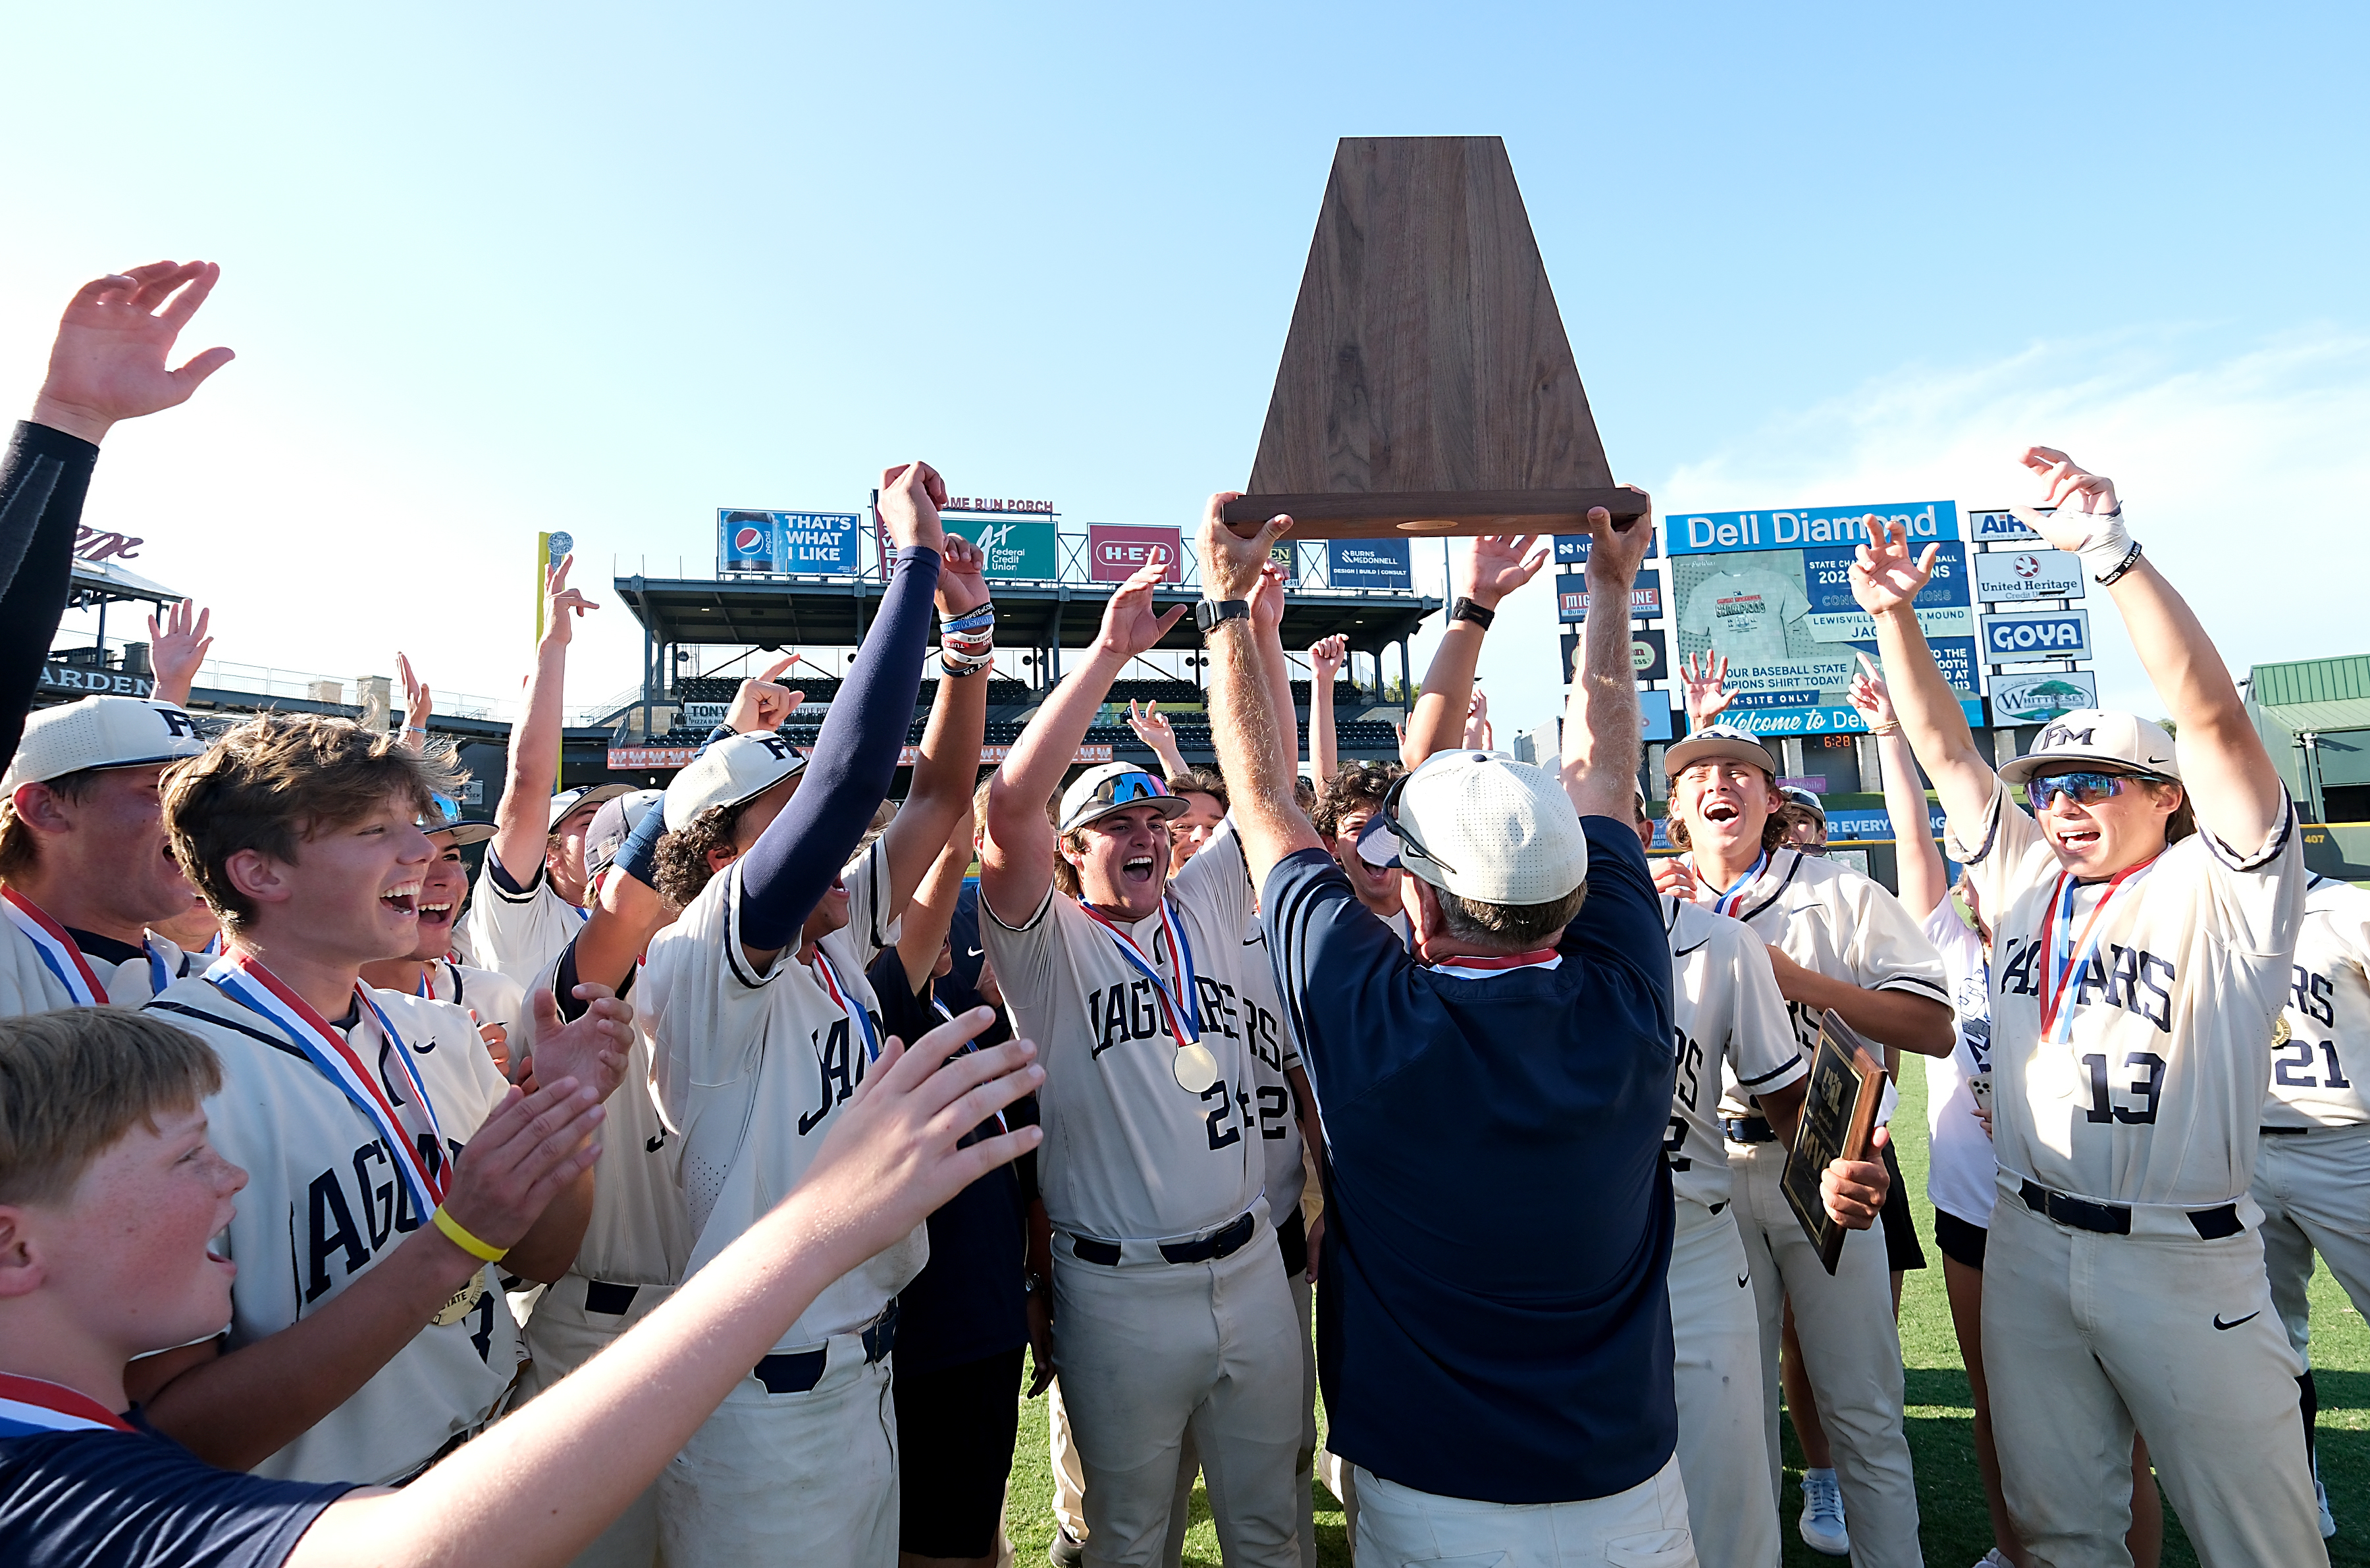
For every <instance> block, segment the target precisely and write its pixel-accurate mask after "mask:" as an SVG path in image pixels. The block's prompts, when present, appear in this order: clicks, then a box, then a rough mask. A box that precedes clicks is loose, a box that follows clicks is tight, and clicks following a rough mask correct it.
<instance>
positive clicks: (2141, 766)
mask: <svg viewBox="0 0 2370 1568" xmlns="http://www.w3.org/2000/svg"><path fill="white" fill-rule="evenodd" d="M2085 766H2095V767H2104V768H2107V769H2108V770H2109V771H2111V772H2117V773H2148V774H2154V775H2155V776H2156V777H2157V778H2180V752H2179V751H2178V750H2177V749H2176V748H2175V747H2174V745H2173V744H2172V737H2171V736H2170V735H2169V734H2167V733H2166V732H2165V729H2164V726H2163V725H2161V724H2154V723H2150V722H2149V721H2147V720H2146V719H2143V718H2141V717H2140V716H2139V715H2138V714H2136V713H2111V712H2108V711H2106V710H2105V709H2098V708H2081V709H2075V710H2074V711H2073V712H2071V713H2061V714H2059V715H2058V716H2057V717H2056V718H2054V719H2052V720H2051V721H2049V724H2048V727H2047V728H2045V729H2043V730H2042V732H2041V734H2040V736H2039V738H2037V739H2036V740H2034V742H2033V743H2032V750H2031V752H2029V753H2027V754H2026V755H2023V756H2020V757H2018V758H2017V759H2016V760H2015V761H2013V762H2010V763H2007V764H2004V765H2003V766H2002V767H2001V768H2000V770H1999V776H2000V778H2001V779H2002V780H2003V781H2005V782H2007V783H2009V784H2021V783H2023V782H2024V781H2025V780H2026V779H2028V778H2031V777H2032V776H2033V775H2034V774H2036V773H2072V772H2077V771H2079V770H2080V769H2081V768H2083V767H2085Z"/></svg>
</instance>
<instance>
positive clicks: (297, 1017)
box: [206, 953, 453, 1219]
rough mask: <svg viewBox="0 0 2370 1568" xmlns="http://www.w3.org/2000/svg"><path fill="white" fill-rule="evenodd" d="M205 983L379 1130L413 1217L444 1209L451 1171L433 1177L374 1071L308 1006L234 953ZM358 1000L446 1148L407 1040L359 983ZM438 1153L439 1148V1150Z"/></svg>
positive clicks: (433, 1132)
mask: <svg viewBox="0 0 2370 1568" xmlns="http://www.w3.org/2000/svg"><path fill="white" fill-rule="evenodd" d="M206 980H207V982H208V983H209V984H210V985H212V986H213V987H214V988H215V989H216V990H218V991H220V992H222V993H223V995H224V996H226V997H230V998H231V999H232V1000H233V1001H235V1002H236V1003H238V1004H239V1005H240V1006H241V1007H244V1008H246V1009H248V1010H249V1011H250V1012H255V1013H259V1014H260V1015H261V1016H263V1017H265V1018H267V1019H270V1020H271V1021H272V1022H273V1023H274V1024H276V1025H278V1026H279V1028H280V1032H282V1034H284V1035H286V1036H287V1037H288V1040H289V1043H291V1044H293V1045H294V1046H295V1047H296V1048H297V1049H298V1050H299V1051H302V1052H303V1053H304V1054H305V1059H306V1060H307V1061H310V1062H311V1063H312V1064H313V1066H316V1067H317V1068H319V1069H320V1072H321V1076H322V1077H324V1078H328V1080H329V1081H330V1082H331V1083H334V1084H336V1085H337V1086H338V1087H339V1089H341V1090H345V1094H346V1098H347V1099H349V1100H351V1101H353V1102H354V1104H355V1105H356V1106H357V1107H358V1108H359V1109H360V1110H361V1111H362V1114H363V1115H365V1116H367V1117H369V1118H370V1120H371V1122H372V1124H374V1125H375V1126H376V1127H377V1128H378V1132H379V1136H380V1138H381V1139H382V1140H384V1141H385V1144H386V1147H388V1148H389V1149H390V1150H392V1151H393V1152H394V1156H395V1165H396V1169H397V1170H398V1171H400V1172H401V1173H402V1175H403V1183H404V1185H405V1186H406V1187H407V1188H408V1189H409V1191H410V1193H411V1203H412V1212H413V1213H414V1214H415V1215H417V1216H420V1218H422V1219H425V1218H426V1217H427V1216H429V1215H431V1214H433V1213H434V1212H435V1211H436V1205H439V1204H441V1203H443V1201H444V1193H445V1191H446V1189H447V1188H449V1187H450V1186H451V1184H452V1170H453V1168H452V1166H451V1165H449V1164H443V1165H440V1166H439V1168H438V1169H437V1170H434V1171H432V1172H431V1170H429V1169H428V1163H427V1161H426V1160H425V1159H422V1158H421V1157H420V1147H419V1146H418V1145H417V1144H416V1143H414V1142H413V1141H412V1137H411V1134H410V1133H409V1132H408V1130H407V1129H406V1128H405V1127H404V1124H403V1120H402V1118H401V1117H399V1116H397V1114H396V1111H395V1106H394V1103H393V1102H392V1101H389V1100H388V1099H387V1096H386V1091H385V1090H384V1089H383V1088H382V1087H381V1086H380V1084H379V1080H378V1075H377V1074H376V1073H374V1072H373V1071H372V1070H371V1067H370V1064H369V1063H367V1062H365V1061H363V1060H362V1056H361V1055H360V1054H359V1053H357V1052H356V1051H355V1050H354V1048H353V1046H352V1045H351V1044H350V1043H348V1042H347V1040H346V1038H345V1037H344V1036H343V1035H341V1034H339V1032H337V1031H336V1030H334V1029H332V1028H330V1027H329V1025H328V1022H327V1021H325V1020H323V1019H322V1017H321V1015H320V1014H319V1013H316V1012H315V1011H314V1010H313V1009H311V1008H310V1007H308V1006H306V1005H305V999H304V998H303V997H299V996H298V995H296V993H295V992H293V991H291V990H290V989H289V988H288V987H287V986H283V985H282V984H281V983H280V981H279V980H278V979H277V978H276V977H275V976H274V975H273V974H272V973H271V972H270V970H268V969H266V968H264V967H263V965H261V964H259V963H253V962H252V961H250V960H249V959H247V957H246V955H245V954H242V953H233V954H231V955H230V956H229V957H227V958H224V959H223V960H221V961H219V962H218V963H215V964H214V965H213V967H212V968H211V969H208V970H207V971H206ZM354 996H355V998H356V999H357V1000H358V1001H360V1002H361V1004H362V1006H363V1007H365V1008H367V1009H370V1015H371V1017H372V1018H373V1019H374V1020H376V1021H377V1023H378V1026H379V1028H380V1029H381V1030H383V1031H385V1034H386V1041H387V1045H388V1047H389V1049H388V1050H387V1052H386V1059H387V1060H390V1061H392V1062H393V1063H394V1064H395V1066H396V1070H397V1072H399V1073H401V1074H402V1075H403V1082H404V1086H405V1087H406V1088H407V1089H408V1090H410V1093H411V1100H412V1103H413V1104H415V1105H417V1106H419V1107H420V1114H421V1115H422V1116H423V1117H425V1118H427V1122H428V1128H427V1130H428V1132H429V1134H430V1135H431V1136H434V1137H436V1138H437V1139H439V1140H442V1138H443V1136H444V1135H443V1131H442V1130H441V1128H440V1127H439V1126H438V1124H437V1121H436V1108H435V1106H434V1105H432V1104H431V1103H430V1102H429V1099H428V1090H427V1089H426V1088H425V1087H424V1086H423V1085H422V1084H421V1083H420V1075H419V1073H418V1072H417V1071H415V1070H414V1069H413V1067H412V1065H411V1048H410V1047H409V1046H408V1045H406V1044H405V1043H404V1042H403V1036H402V1035H400V1034H397V1032H395V1025H394V1024H393V1023H391V1022H389V1021H388V1020H387V1016H386V1014H385V1013H384V1012H382V1011H380V1010H379V1005H378V1003H376V1002H375V1001H373V1000H372V999H371V995H370V992H369V991H368V990H366V989H365V988H364V987H363V986H362V983H361V982H360V981H356V982H355V984H354ZM440 1147H441V1142H440Z"/></svg>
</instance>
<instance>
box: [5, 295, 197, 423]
mask: <svg viewBox="0 0 2370 1568" xmlns="http://www.w3.org/2000/svg"><path fill="white" fill-rule="evenodd" d="M221 276H222V269H221V268H220V267H218V266H216V265H215V264H214V263H213V262H212V261H178V262H177V261H151V262H150V263H148V265H146V266H145V267H134V268H132V271H129V272H118V273H112V274H110V275H109V276H107V277H104V278H94V279H92V280H91V281H90V282H86V283H85V284H84V285H83V286H82V287H81V288H79V289H77V290H75V296H74V298H73V299H72V300H70V301H68V302H67V304H66V309H65V314H64V315H63V317H60V318H59V320H58V337H57V341H56V343H55V344H54V345H53V346H52V348H51V350H50V374H49V377H48V379H47V380H45V381H43V382H42V383H41V393H40V397H39V398H35V399H34V401H33V422H34V423H36V424H44V425H48V426H49V427H50V428H51V429H52V430H61V431H63V432H65V433H67V434H68V435H73V436H79V437H81V438H82V439H83V440H85V441H90V442H96V441H98V440H100V439H102V438H103V437H105V436H106V434H107V432H108V431H109V429H110V428H111V427H112V426H113V425H114V424H115V423H116V422H117V421H120V420H131V419H137V418H139V417H140V416H141V415H143V414H153V413H155V412H156V411H157V410H158V409H169V408H171V407H173V406H174V405H175V404H177V403H181V402H186V401H187V400H188V398H189V396H190V393H192V392H195V391H196V390H197V389H198V387H199V386H200V384H201V383H202V382H203V381H204V380H205V379H206V377H207V376H209V375H213V373H214V372H215V371H218V370H220V369H221V368H222V367H223V366H224V365H226V364H228V363H230V362H231V360H232V359H233V358H234V357H235V356H233V354H232V353H231V352H230V351H229V350H228V349H208V350H207V351H206V352H203V353H201V354H198V355H195V356H193V357H192V358H191V359H190V361H189V362H188V363H185V364H183V365H182V366H181V368H180V369H178V370H167V369H166V368H165V361H166V358H167V356H168V355H169V354H171V352H173V343H174V340H176V339H178V337H179V336H180V335H181V329H182V328H184V327H186V326H188V325H189V324H190V317H192V316H195V315H196V314H197V313H198V306H201V305H203V304H205V302H206V295H208V294H212V293H213V286H214V282H215V280H216V279H218V278H220V277H221Z"/></svg>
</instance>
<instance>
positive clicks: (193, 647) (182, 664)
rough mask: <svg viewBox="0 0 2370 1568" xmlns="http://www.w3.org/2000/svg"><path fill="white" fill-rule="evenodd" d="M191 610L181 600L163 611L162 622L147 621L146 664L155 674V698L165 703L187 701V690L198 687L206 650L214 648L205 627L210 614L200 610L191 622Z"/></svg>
mask: <svg viewBox="0 0 2370 1568" xmlns="http://www.w3.org/2000/svg"><path fill="white" fill-rule="evenodd" d="M192 608H193V606H192V605H191V604H190V601H189V600H187V599H182V600H180V601H178V602H177V603H175V604H173V605H170V606H168V607H167V609H166V611H165V617H164V619H163V620H161V621H159V620H158V619H157V618H156V617H155V616H150V617H148V664H149V667H150V668H151V669H153V670H155V672H156V696H157V698H159V699H160V700H162V701H165V702H172V703H184V702H187V701H189V700H190V687H191V686H194V685H196V684H197V679H198V669H199V666H201V665H202V664H203V663H205V662H206V650H207V649H209V648H212V647H213V645H214V640H213V638H211V637H208V636H207V635H206V623H207V621H208V620H210V619H212V618H213V611H212V610H203V609H201V610H199V611H198V612H197V618H196V620H195V621H194V622H192V621H191V619H190V610H191V609H192Z"/></svg>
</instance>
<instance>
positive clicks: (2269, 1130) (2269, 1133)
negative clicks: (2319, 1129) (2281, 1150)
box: [2262, 1127, 2312, 1138]
mask: <svg viewBox="0 0 2370 1568" xmlns="http://www.w3.org/2000/svg"><path fill="white" fill-rule="evenodd" d="M2310 1131H2312V1129H2311V1128H2310V1127H2265V1128H2263V1129H2262V1134H2263V1136H2265V1137H2267V1138H2300V1137H2302V1136H2304V1135H2305V1134H2307V1133H2308V1132H2310Z"/></svg>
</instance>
